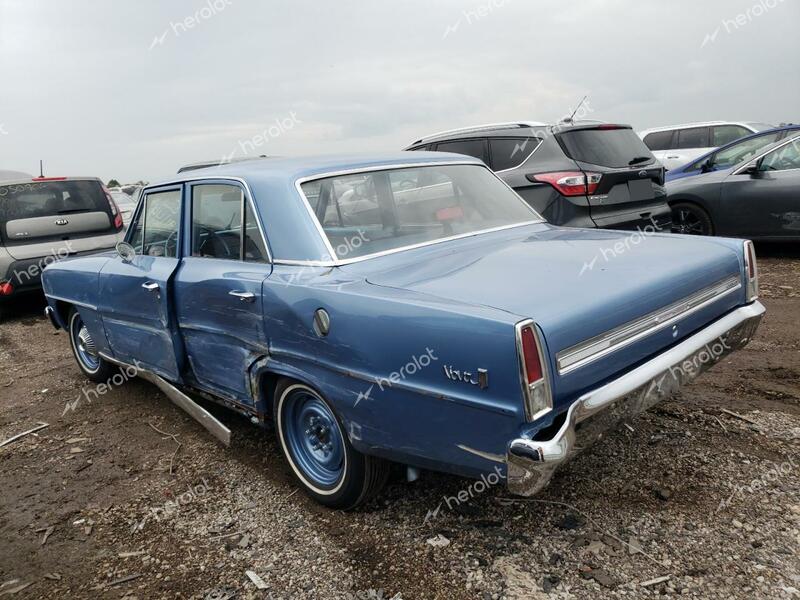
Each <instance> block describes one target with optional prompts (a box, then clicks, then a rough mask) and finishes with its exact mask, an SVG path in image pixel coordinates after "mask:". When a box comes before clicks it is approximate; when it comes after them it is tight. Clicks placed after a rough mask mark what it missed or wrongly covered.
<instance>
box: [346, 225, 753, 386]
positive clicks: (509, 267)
mask: <svg viewBox="0 0 800 600" xmlns="http://www.w3.org/2000/svg"><path fill="white" fill-rule="evenodd" d="M421 250H422V251H424V252H420V251H421ZM416 254H420V255H419V256H415V255H416ZM392 258H393V259H394V260H392V261H387V262H386V263H384V264H383V265H381V267H382V268H381V270H375V271H373V272H370V273H365V276H366V278H367V281H368V282H369V283H371V284H374V285H380V286H385V287H392V288H400V289H407V290H413V291H415V292H419V293H424V294H429V295H432V296H437V297H440V298H447V299H450V300H453V301H458V302H468V303H471V304H476V305H483V306H489V307H492V308H496V309H500V310H503V311H507V312H509V313H512V314H513V315H515V316H516V317H518V318H519V319H523V318H532V319H534V320H535V321H536V323H537V324H538V325H539V327H540V328H541V329H542V331H543V333H544V337H545V343H546V345H547V353H548V357H549V362H550V366H551V373H552V374H553V383H554V396H555V397H556V398H557V401H566V400H567V399H570V398H572V397H574V396H575V394H577V393H580V392H581V391H583V390H585V389H587V388H590V387H596V386H597V385H599V384H600V383H601V382H603V381H605V380H607V379H609V378H611V377H612V376H614V375H615V374H617V373H619V372H621V371H624V370H626V369H628V368H630V367H631V366H633V365H634V364H636V363H638V362H641V361H642V360H643V359H645V358H646V357H647V356H650V355H652V354H654V353H657V352H659V351H662V350H663V349H665V348H666V347H668V346H670V345H672V344H674V343H676V342H678V341H680V340H681V339H683V338H684V337H686V336H688V335H689V334H691V333H692V332H694V331H696V330H697V329H699V328H700V327H702V326H704V325H705V324H707V323H708V322H710V321H711V320H714V319H715V318H717V317H719V316H720V315H722V314H724V313H725V312H727V311H728V310H730V309H731V308H732V307H734V306H735V305H736V304H738V303H741V302H742V298H743V296H742V293H743V292H741V290H740V291H739V292H737V293H729V294H727V295H726V296H725V297H724V298H720V299H719V300H718V301H714V302H712V303H710V304H709V305H708V306H706V307H704V308H703V309H702V310H699V311H696V312H695V313H693V314H692V315H691V316H688V317H686V318H685V319H681V320H680V321H679V323H678V327H677V328H676V329H675V330H673V329H672V328H671V327H668V328H666V329H664V330H662V331H660V332H658V333H657V334H653V335H648V336H645V337H644V338H643V339H642V340H640V341H638V342H636V343H634V344H631V345H630V346H627V347H625V348H624V349H621V350H617V351H615V352H613V353H611V354H609V355H608V356H606V357H603V358H601V359H599V360H597V361H595V362H592V363H591V364H589V365H588V366H584V367H581V368H579V369H576V370H575V371H572V372H569V373H565V374H564V375H563V376H562V375H559V373H558V370H557V369H556V362H555V357H556V354H558V353H559V352H561V351H563V350H565V349H568V348H571V347H573V346H575V345H577V344H579V343H581V342H585V341H586V340H589V339H591V338H593V337H595V336H598V335H600V334H604V333H607V332H609V331H610V330H612V329H615V328H617V327H620V326H621V325H624V324H628V323H630V322H632V321H635V320H637V319H640V318H642V317H644V316H646V315H649V314H651V313H654V312H657V311H659V310H661V309H664V308H665V307H668V306H670V305H673V304H675V303H677V302H679V301H682V300H684V299H686V298H687V297H689V296H691V295H693V294H695V293H697V292H699V291H701V290H703V289H706V288H708V287H709V286H711V285H712V284H714V283H717V282H719V281H722V280H725V279H731V278H736V277H738V280H739V281H741V266H740V263H739V257H738V255H737V254H736V252H735V251H734V250H732V249H731V248H729V247H726V246H724V245H723V244H721V243H717V242H714V241H712V240H707V239H704V238H689V237H682V238H678V237H676V236H672V235H662V234H653V235H647V236H646V235H644V234H642V233H641V232H634V233H630V232H628V233H626V232H621V231H608V230H605V231H600V230H577V229H571V230H567V229H558V228H553V227H551V226H548V225H532V226H527V227H522V228H518V229H513V230H508V231H505V232H495V233H492V234H485V235H482V236H478V237H476V238H473V239H471V240H459V241H458V242H456V243H452V244H446V245H445V244H442V245H438V246H432V247H428V248H422V249H417V250H413V251H408V252H404V253H400V254H399V255H393V257H392ZM382 262H384V259H380V260H375V261H367V263H373V264H372V265H371V267H373V268H374V267H379V263H382ZM388 262H392V263H394V264H393V265H389V264H388ZM367 263H362V264H361V265H360V266H359V268H365V266H366V265H367ZM354 266H356V265H351V266H350V267H354Z"/></svg>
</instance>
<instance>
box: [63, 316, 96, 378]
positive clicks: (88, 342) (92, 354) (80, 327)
mask: <svg viewBox="0 0 800 600" xmlns="http://www.w3.org/2000/svg"><path fill="white" fill-rule="evenodd" d="M70 335H71V337H72V345H73V347H74V348H75V355H76V356H77V357H78V361H79V362H80V363H81V365H82V366H83V367H84V368H85V369H86V370H87V371H89V372H92V373H93V372H95V371H97V370H98V369H99V368H100V356H99V354H98V353H97V344H95V342H94V339H92V334H90V333H89V329H88V328H87V327H86V325H85V324H84V323H83V319H81V317H80V315H78V314H76V315H75V316H74V317H73V319H72V324H71V327H70Z"/></svg>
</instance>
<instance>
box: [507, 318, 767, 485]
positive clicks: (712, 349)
mask: <svg viewBox="0 0 800 600" xmlns="http://www.w3.org/2000/svg"><path fill="white" fill-rule="evenodd" d="M764 312H765V309H764V307H763V306H762V305H761V303H760V302H753V303H752V304H748V305H747V306H743V307H741V308H738V309H736V310H734V311H733V312H731V313H729V314H727V315H725V316H724V317H722V318H721V319H719V320H717V321H715V322H713V323H711V324H710V325H709V326H708V327H706V328H705V329H702V330H700V331H698V332H697V333H696V334H694V335H693V336H691V337H690V338H687V339H686V340H684V341H683V342H681V343H680V344H678V345H677V346H675V347H673V348H670V349H669V350H667V351H666V352H664V353H662V354H659V355H658V356H656V357H655V358H653V359H651V360H649V361H648V362H646V363H644V364H643V365H641V366H639V367H637V368H636V369H634V370H632V371H630V372H629V373H626V374H625V375H623V376H622V377H620V378H618V379H615V380H614V381H612V382H610V383H608V384H606V385H604V386H603V387H600V388H597V389H596V390H593V391H591V392H588V393H586V394H584V395H583V396H581V397H580V398H578V400H577V401H575V403H574V404H573V405H572V406H570V408H569V410H568V412H567V417H566V420H565V421H564V424H563V425H562V426H561V429H559V431H558V433H557V434H556V435H555V436H554V437H553V438H552V439H550V440H536V441H535V440H531V439H528V438H517V439H515V440H512V441H511V442H510V443H509V445H508V451H507V455H506V461H507V464H508V489H509V491H510V492H511V493H513V494H518V495H521V496H532V495H534V494H536V493H537V492H539V491H540V490H542V488H544V487H545V486H546V485H547V484H548V482H549V481H550V479H551V478H552V477H553V473H554V472H555V470H556V469H557V468H558V467H559V466H561V465H562V464H564V463H565V462H567V461H568V460H569V459H570V458H572V457H573V456H574V455H575V454H577V453H578V452H580V451H581V450H584V449H585V448H587V447H588V446H590V445H591V444H592V443H594V442H596V441H597V440H599V439H600V438H602V437H603V434H604V433H605V432H606V431H607V430H608V429H610V428H612V427H613V426H614V425H616V424H618V423H619V422H620V421H622V420H623V419H627V418H630V417H633V416H635V415H637V414H639V413H641V412H643V411H645V410H647V409H649V408H651V407H652V406H654V405H655V404H658V403H659V402H660V401H661V400H663V399H665V398H667V397H669V396H670V395H672V394H673V393H674V392H675V391H677V390H678V389H679V388H680V387H681V386H682V385H684V384H685V383H687V382H689V381H691V380H693V379H694V378H696V377H697V376H698V375H700V373H702V372H703V371H705V370H707V369H708V368H710V367H711V366H712V365H714V364H715V363H716V362H717V361H719V360H720V359H721V358H722V357H724V356H726V355H728V354H730V353H731V352H734V351H736V350H738V349H740V348H743V347H744V346H745V345H747V343H748V342H749V341H750V339H751V338H752V337H753V334H754V333H755V331H756V329H757V328H758V325H759V323H760V322H761V317H762V316H763V315H764Z"/></svg>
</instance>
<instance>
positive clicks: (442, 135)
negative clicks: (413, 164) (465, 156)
mask: <svg viewBox="0 0 800 600" xmlns="http://www.w3.org/2000/svg"><path fill="white" fill-rule="evenodd" d="M601 124H606V122H605V121H597V120H594V119H581V120H575V121H561V122H559V123H555V124H553V123H544V122H540V121H510V122H508V123H490V124H488V125H474V126H472V127H462V128H459V129H450V130H448V131H440V132H438V133H431V134H428V135H425V136H423V137H421V138H419V139H418V140H416V141H414V142H412V143H411V144H409V145H408V146H407V147H406V150H408V149H411V148H414V147H416V146H420V145H425V144H430V143H433V142H441V141H444V140H455V139H460V140H463V139H471V138H483V137H528V136H536V137H542V136H547V135H548V132H549V131H566V130H568V129H578V128H581V127H583V128H591V127H593V126H596V125H601ZM621 127H628V126H627V125H621Z"/></svg>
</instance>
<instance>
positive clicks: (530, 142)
mask: <svg viewBox="0 0 800 600" xmlns="http://www.w3.org/2000/svg"><path fill="white" fill-rule="evenodd" d="M540 142H541V140H540V139H539V138H535V137H520V138H489V150H490V152H491V156H492V162H491V167H492V169H493V170H495V171H505V170H506V169H513V168H515V167H518V166H520V165H521V164H522V163H523V162H525V159H527V158H528V157H529V156H530V155H531V152H533V151H534V150H536V147H537V146H538V145H539V143H540Z"/></svg>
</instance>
